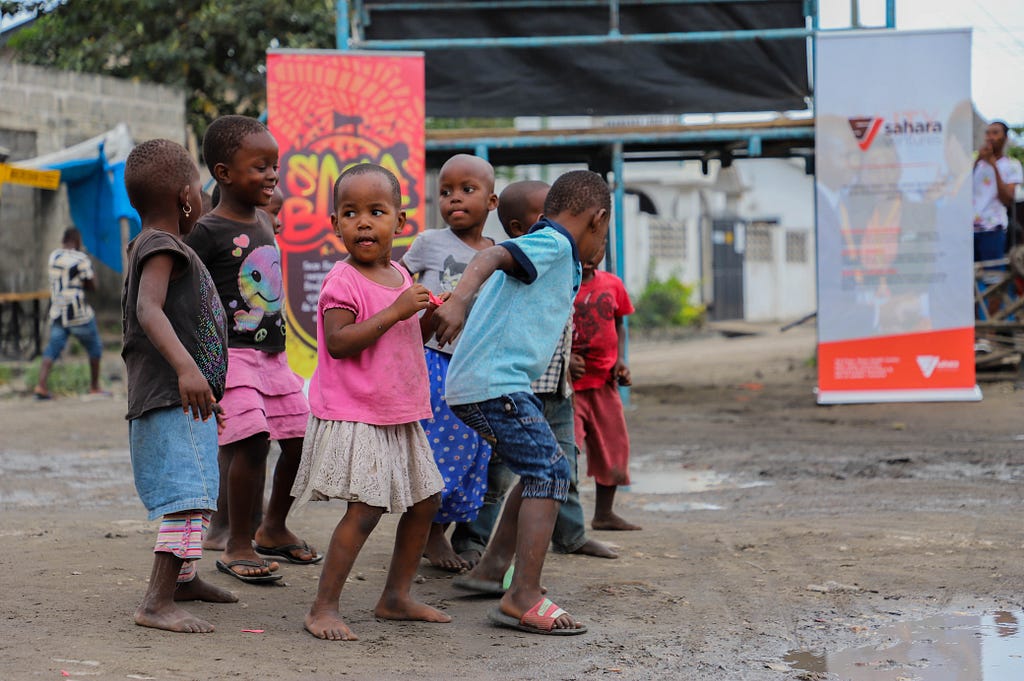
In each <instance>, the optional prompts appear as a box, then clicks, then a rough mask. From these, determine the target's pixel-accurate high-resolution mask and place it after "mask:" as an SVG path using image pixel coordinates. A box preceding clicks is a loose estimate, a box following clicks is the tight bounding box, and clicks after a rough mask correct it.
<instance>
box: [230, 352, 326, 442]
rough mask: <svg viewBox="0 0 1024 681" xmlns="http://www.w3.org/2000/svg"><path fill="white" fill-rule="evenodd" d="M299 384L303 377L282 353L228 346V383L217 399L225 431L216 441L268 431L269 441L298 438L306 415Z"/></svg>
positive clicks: (235, 439) (306, 411)
mask: <svg viewBox="0 0 1024 681" xmlns="http://www.w3.org/2000/svg"><path fill="white" fill-rule="evenodd" d="M302 386H303V380H302V377H301V376H299V375H298V374H296V373H295V372H294V371H292V369H291V367H290V366H288V357H287V356H286V355H285V353H283V352H276V353H266V352H261V351H259V350H253V349H251V348H229V349H228V376H227V386H226V388H225V390H224V397H223V398H221V401H220V405H221V407H223V408H224V432H223V433H221V434H220V435H219V436H218V437H217V442H218V444H220V445H226V444H230V443H232V442H238V441H240V440H244V439H246V438H249V437H252V436H253V435H258V434H259V433H268V434H269V436H270V439H271V440H288V439H292V438H301V437H302V436H303V435H305V434H306V421H307V419H308V418H309V402H308V401H307V400H306V396H305V395H304V394H303V392H302Z"/></svg>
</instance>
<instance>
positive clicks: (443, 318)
mask: <svg viewBox="0 0 1024 681" xmlns="http://www.w3.org/2000/svg"><path fill="white" fill-rule="evenodd" d="M518 266H519V265H518V263H517V262H516V260H515V258H514V257H512V253H511V252H510V251H509V250H508V249H507V248H505V247H503V246H500V245H499V246H491V247H490V248H485V249H484V250H482V251H480V252H479V253H477V254H476V255H474V256H473V259H472V260H470V261H469V264H468V265H467V266H466V271H465V272H463V273H462V277H461V278H460V279H459V284H458V286H456V287H455V290H454V291H452V295H451V297H450V298H448V300H447V301H445V304H444V305H442V306H441V307H439V308H437V310H436V311H435V312H434V315H433V316H434V319H435V320H436V331H435V335H436V336H437V342H438V343H439V344H440V345H441V346H442V347H443V346H444V345H446V344H447V343H451V342H452V341H453V340H455V337H456V336H458V335H459V332H460V331H462V326H463V325H464V324H465V323H466V310H468V309H469V304H470V303H471V302H472V301H473V296H475V295H476V293H477V291H479V290H480V287H481V286H483V285H484V282H485V281H487V279H488V277H490V276H491V275H492V274H494V273H495V272H497V271H498V270H501V271H503V272H514V271H515V270H516V268H517V267H518Z"/></svg>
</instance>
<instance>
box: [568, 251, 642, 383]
mask: <svg viewBox="0 0 1024 681" xmlns="http://www.w3.org/2000/svg"><path fill="white" fill-rule="evenodd" d="M629 314H633V303H632V302H630V300H629V294H628V293H626V287H625V286H623V285H622V280H621V279H619V278H618V277H616V276H615V275H614V274H611V273H610V272H603V271H601V270H596V271H595V272H594V277H593V279H591V280H590V281H585V282H583V283H582V284H581V285H580V290H579V293H577V294H576V309H575V312H574V313H573V317H572V321H573V332H572V351H573V352H574V353H576V354H578V355H582V356H583V361H584V363H585V364H586V373H584V374H583V376H582V377H581V378H580V379H579V380H578V381H573V384H572V388H573V390H590V389H592V388H600V387H601V386H602V385H604V384H605V383H607V382H609V381H610V380H611V370H612V367H614V366H615V362H616V360H618V358H619V336H618V334H617V333H616V332H615V320H616V319H621V318H622V317H625V316H626V315H629Z"/></svg>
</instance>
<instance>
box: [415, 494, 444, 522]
mask: <svg viewBox="0 0 1024 681" xmlns="http://www.w3.org/2000/svg"><path fill="white" fill-rule="evenodd" d="M440 508H441V494H440V493H438V494H433V495H431V496H429V497H427V498H426V499H423V500H421V501H417V502H416V503H415V504H413V505H412V507H411V508H410V509H409V510H410V511H412V512H414V513H417V514H423V515H428V516H430V517H431V518H433V517H434V516H435V515H437V511H438V510H439V509H440Z"/></svg>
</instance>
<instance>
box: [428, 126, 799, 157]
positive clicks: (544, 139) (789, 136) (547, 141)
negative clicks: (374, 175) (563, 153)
mask: <svg viewBox="0 0 1024 681" xmlns="http://www.w3.org/2000/svg"><path fill="white" fill-rule="evenodd" d="M750 137H759V138H760V139H761V142H762V143H763V142H765V141H769V140H813V139H814V126H813V125H811V124H808V125H807V126H801V127H787V128H783V127H780V128H730V129H724V130H723V129H713V130H686V131H680V132H663V133H647V132H635V133H622V132H619V131H615V130H610V131H609V132H608V133H603V134H600V133H586V134H581V135H550V136H549V135H543V136H539V135H525V134H518V135H515V136H509V137H473V138H472V139H465V140H454V139H432V140H431V139H428V140H427V143H426V147H427V150H428V151H447V150H449V149H465V148H466V146H467V145H471V146H473V147H474V148H475V147H476V146H478V145H483V146H486V147H489V148H491V149H518V148H524V147H539V146H550V147H560V146H575V145H588V144H590V145H600V144H610V143H613V142H621V143H623V144H650V145H655V144H673V143H677V144H678V143H699V142H731V141H735V140H737V139H742V138H750Z"/></svg>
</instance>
